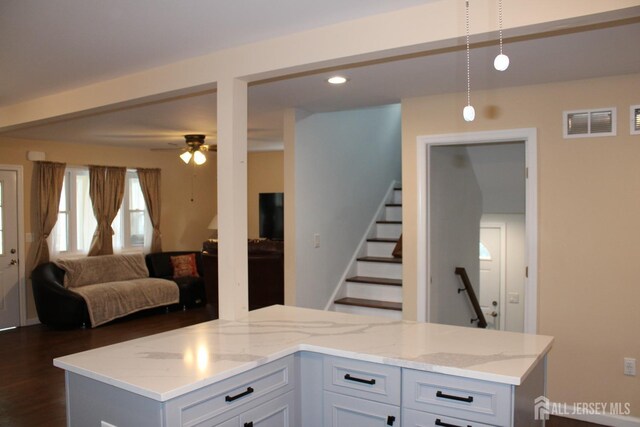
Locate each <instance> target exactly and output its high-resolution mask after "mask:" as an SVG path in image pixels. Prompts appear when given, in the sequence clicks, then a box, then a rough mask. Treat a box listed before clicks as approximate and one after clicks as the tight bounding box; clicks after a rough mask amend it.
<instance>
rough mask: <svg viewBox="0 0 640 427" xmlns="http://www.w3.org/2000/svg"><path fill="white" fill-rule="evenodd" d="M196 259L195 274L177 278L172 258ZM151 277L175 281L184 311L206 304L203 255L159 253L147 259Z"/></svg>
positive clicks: (191, 252) (177, 252)
mask: <svg viewBox="0 0 640 427" xmlns="http://www.w3.org/2000/svg"><path fill="white" fill-rule="evenodd" d="M191 254H193V257H194V259H195V271H194V273H195V274H189V275H183V276H181V277H176V274H175V271H174V267H173V263H172V261H171V258H172V257H181V256H190V255H191ZM145 261H146V264H147V268H148V270H149V276H151V277H159V278H161V279H167V280H172V281H174V282H175V283H176V284H177V285H178V288H179V290H180V305H181V306H182V308H183V309H186V308H192V307H197V306H202V305H204V303H205V291H204V269H203V265H202V253H201V252H195V251H173V252H157V253H153V254H148V255H147V256H146V257H145Z"/></svg>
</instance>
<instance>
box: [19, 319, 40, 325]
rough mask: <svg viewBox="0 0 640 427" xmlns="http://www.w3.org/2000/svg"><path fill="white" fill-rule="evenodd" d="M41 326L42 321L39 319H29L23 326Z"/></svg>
mask: <svg viewBox="0 0 640 427" xmlns="http://www.w3.org/2000/svg"><path fill="white" fill-rule="evenodd" d="M39 324H40V320H39V319H38V318H37V317H32V318H30V319H27V320H26V321H25V322H24V325H22V326H33V325H39Z"/></svg>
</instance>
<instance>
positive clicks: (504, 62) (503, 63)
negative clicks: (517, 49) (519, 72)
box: [493, 53, 509, 71]
mask: <svg viewBox="0 0 640 427" xmlns="http://www.w3.org/2000/svg"><path fill="white" fill-rule="evenodd" d="M493 66H494V67H495V69H496V70H498V71H504V70H506V69H507V68H509V57H508V56H507V55H505V54H504V53H501V54H499V55H497V56H496V59H494V60H493Z"/></svg>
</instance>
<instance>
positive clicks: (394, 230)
mask: <svg viewBox="0 0 640 427" xmlns="http://www.w3.org/2000/svg"><path fill="white" fill-rule="evenodd" d="M401 233H402V224H376V237H381V238H391V239H399V238H400V234H401Z"/></svg>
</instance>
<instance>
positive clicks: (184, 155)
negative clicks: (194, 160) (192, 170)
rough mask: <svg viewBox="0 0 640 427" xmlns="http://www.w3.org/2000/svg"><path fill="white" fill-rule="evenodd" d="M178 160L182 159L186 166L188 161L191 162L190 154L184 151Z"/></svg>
mask: <svg viewBox="0 0 640 427" xmlns="http://www.w3.org/2000/svg"><path fill="white" fill-rule="evenodd" d="M180 158H181V159H182V161H183V162H185V163H186V164H189V160H191V153H190V152H188V151H185V152H184V153H182V154H180Z"/></svg>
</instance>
